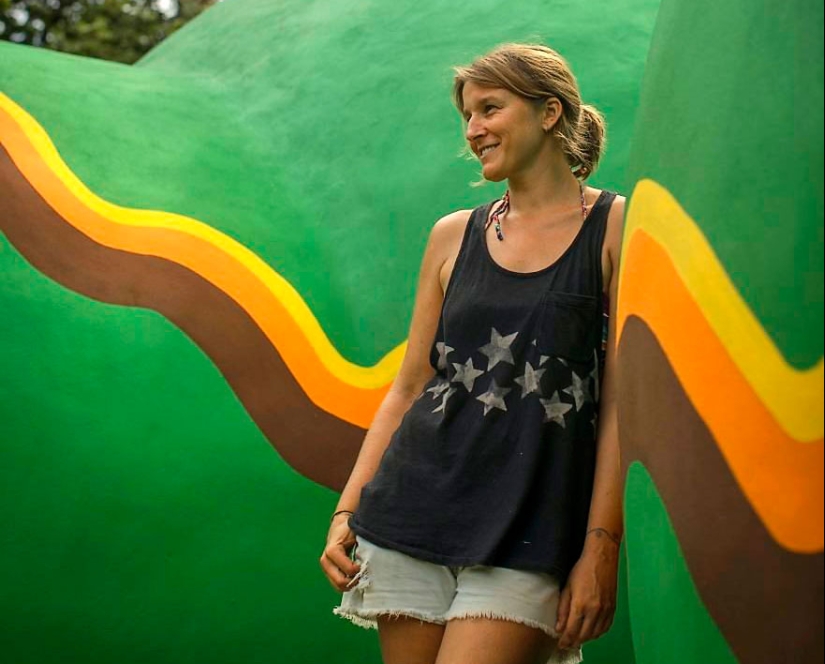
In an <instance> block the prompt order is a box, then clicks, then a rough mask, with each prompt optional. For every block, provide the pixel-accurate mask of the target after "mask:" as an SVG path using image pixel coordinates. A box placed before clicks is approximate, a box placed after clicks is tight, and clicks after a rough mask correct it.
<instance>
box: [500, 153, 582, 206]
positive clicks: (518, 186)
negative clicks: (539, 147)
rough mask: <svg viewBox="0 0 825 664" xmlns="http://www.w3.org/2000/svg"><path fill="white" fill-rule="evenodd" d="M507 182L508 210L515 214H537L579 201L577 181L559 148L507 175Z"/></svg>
mask: <svg viewBox="0 0 825 664" xmlns="http://www.w3.org/2000/svg"><path fill="white" fill-rule="evenodd" d="M508 185H509V190H510V211H511V214H513V215H515V216H518V217H519V218H524V219H533V218H541V217H542V216H543V214H542V213H545V212H547V211H548V210H552V209H557V208H559V207H567V206H570V205H574V204H577V203H578V202H579V182H578V180H576V177H575V176H574V175H573V173H572V172H571V171H570V167H569V166H568V164H567V160H566V159H565V158H564V155H562V154H561V153H560V152H555V153H554V154H553V155H551V156H550V158H549V159H544V160H542V161H541V163H537V164H536V165H535V166H534V167H533V168H530V169H528V170H526V171H525V172H523V173H519V174H517V175H514V176H512V177H510V179H509V180H508Z"/></svg>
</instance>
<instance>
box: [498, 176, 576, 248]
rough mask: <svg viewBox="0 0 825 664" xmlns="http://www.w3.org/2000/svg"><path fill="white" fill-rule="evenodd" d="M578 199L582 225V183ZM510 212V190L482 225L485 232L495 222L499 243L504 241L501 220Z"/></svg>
mask: <svg viewBox="0 0 825 664" xmlns="http://www.w3.org/2000/svg"><path fill="white" fill-rule="evenodd" d="M579 198H581V204H582V223H584V221H585V220H586V219H587V203H586V202H585V200H584V187H583V186H582V183H581V182H579ZM509 210H510V190H509V189H508V190H507V191H505V192H504V198H502V199H501V203H500V204H499V206H498V207H497V208H496V209H495V211H494V212H493V214H491V215H490V218H489V219H488V220H487V223H486V224H485V225H484V230H485V231H486V230H487V229H488V228H490V224H491V223H493V222H495V224H496V237H497V238H498V240H499V242H501V241H502V240H504V233H502V232H501V218H502V217H503V216H504V215H505V214H507V212H508V211H509Z"/></svg>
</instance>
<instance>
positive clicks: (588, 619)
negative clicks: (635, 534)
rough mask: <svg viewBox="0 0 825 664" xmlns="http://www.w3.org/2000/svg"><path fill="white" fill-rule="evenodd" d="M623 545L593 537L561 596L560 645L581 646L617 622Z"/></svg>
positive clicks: (562, 646) (557, 628)
mask: <svg viewBox="0 0 825 664" xmlns="http://www.w3.org/2000/svg"><path fill="white" fill-rule="evenodd" d="M618 570H619V547H618V546H616V544H614V543H613V542H606V543H605V542H603V541H599V540H595V539H589V540H588V544H586V545H585V549H584V552H583V553H582V556H581V558H579V561H578V562H577V563H576V565H575V566H574V567H573V570H572V571H571V572H570V577H569V578H568V580H567V585H566V586H565V587H564V590H562V593H561V598H560V599H559V612H558V619H557V621H556V631H557V632H558V633H559V647H560V648H579V647H581V645H582V643H584V642H585V641H591V640H592V639H596V638H598V637H600V636H601V635H602V634H604V633H605V632H607V630H609V629H610V626H611V625H612V624H613V615H614V613H615V611H616V584H617V579H618Z"/></svg>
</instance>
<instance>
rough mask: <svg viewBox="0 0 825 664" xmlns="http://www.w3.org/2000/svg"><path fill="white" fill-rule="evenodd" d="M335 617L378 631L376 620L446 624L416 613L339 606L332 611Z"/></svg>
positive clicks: (440, 619)
mask: <svg viewBox="0 0 825 664" xmlns="http://www.w3.org/2000/svg"><path fill="white" fill-rule="evenodd" d="M332 612H333V613H334V614H335V615H336V616H339V617H341V618H344V619H345V620H349V621H350V622H351V623H352V624H353V625H358V627H363V628H364V629H378V620H377V619H378V618H384V617H386V618H412V619H413V620H420V621H421V622H425V623H432V624H433V625H444V624H446V623H445V621H444V620H443V619H442V618H437V617H435V616H429V615H427V614H425V613H417V612H416V611H391V610H387V609H369V610H367V609H349V608H344V607H342V606H339V607H337V608H335V609H333V611H332Z"/></svg>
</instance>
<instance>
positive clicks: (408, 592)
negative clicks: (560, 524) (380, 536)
mask: <svg viewBox="0 0 825 664" xmlns="http://www.w3.org/2000/svg"><path fill="white" fill-rule="evenodd" d="M354 555H355V560H356V561H357V562H358V563H360V565H361V570H360V571H359V573H358V575H357V576H356V577H355V578H354V579H353V584H354V586H353V588H352V590H349V591H347V592H345V593H344V597H343V599H342V601H341V606H339V607H338V608H336V609H335V611H334V612H335V614H336V615H339V616H341V617H343V618H346V619H348V620H350V621H352V622H353V623H355V624H356V625H359V626H361V627H367V628H376V627H377V623H376V618H377V617H379V616H392V617H397V616H405V617H409V618H415V619H418V620H422V621H424V622H429V623H435V624H438V625H444V624H446V623H447V621H449V620H455V619H460V618H491V619H496V620H508V621H511V622H516V623H521V624H523V625H527V626H529V627H533V628H536V629H540V630H542V631H543V632H545V633H546V634H548V635H550V636H551V637H552V638H554V639H557V638H558V636H559V635H558V634H557V632H556V630H555V624H556V612H557V611H558V604H559V595H560V588H559V582H558V581H557V580H556V578H555V577H553V576H551V575H550V574H544V573H541V572H523V571H520V570H513V569H504V568H502V567H484V566H481V565H474V566H470V567H445V566H443V565H436V564H433V563H429V562H425V561H422V560H418V559H417V558H412V557H410V556H408V555H406V554H403V553H400V552H398V551H391V550H389V549H384V548H382V547H379V546H377V545H375V544H373V543H372V542H368V541H367V540H365V539H363V538H362V537H358V538H357V544H356V548H355V554H354ZM581 661H582V655H581V649H580V648H575V649H570V650H562V649H557V650H556V652H555V653H554V654H553V656H552V657H551V658H550V659H549V660H548V661H547V664H578V663H579V662H581Z"/></svg>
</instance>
